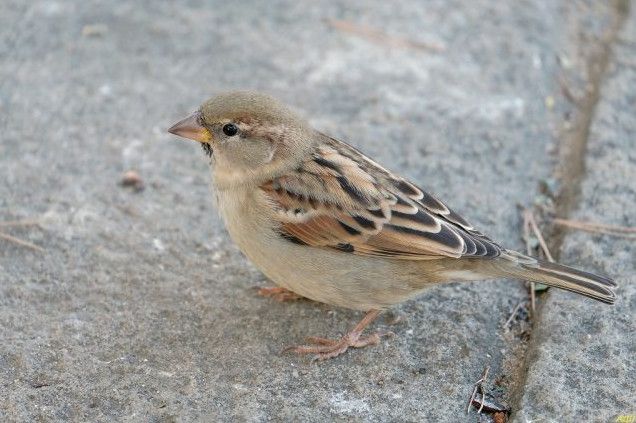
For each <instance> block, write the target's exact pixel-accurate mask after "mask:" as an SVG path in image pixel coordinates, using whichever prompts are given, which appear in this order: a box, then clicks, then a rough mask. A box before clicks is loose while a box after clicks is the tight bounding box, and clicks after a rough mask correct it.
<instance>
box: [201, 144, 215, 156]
mask: <svg viewBox="0 0 636 423" xmlns="http://www.w3.org/2000/svg"><path fill="white" fill-rule="evenodd" d="M201 148H203V152H204V153H205V155H206V156H208V157H212V153H214V151H213V150H212V145H210V143H209V142H202V143H201Z"/></svg>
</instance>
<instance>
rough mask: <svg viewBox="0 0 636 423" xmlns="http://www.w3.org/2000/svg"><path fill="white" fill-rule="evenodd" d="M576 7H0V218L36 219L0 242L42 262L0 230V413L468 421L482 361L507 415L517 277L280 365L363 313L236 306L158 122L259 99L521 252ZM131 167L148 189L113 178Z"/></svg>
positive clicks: (591, 28)
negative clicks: (326, 354)
mask: <svg viewBox="0 0 636 423" xmlns="http://www.w3.org/2000/svg"><path fill="white" fill-rule="evenodd" d="M596 3H597V2H590V4H588V3H576V4H574V5H573V4H572V3H570V2H567V1H562V2H548V1H546V2H537V3H529V2H524V3H519V4H514V5H513V4H512V3H511V4H505V3H504V4H502V3H501V2H496V1H486V0H480V1H475V2H470V3H464V2H445V1H444V2H438V1H430V2H426V3H422V4H419V3H418V4H416V3H414V2H408V1H403V2H398V3H396V2H380V1H374V2H365V4H364V6H363V5H353V4H350V3H349V2H344V1H341V2H331V3H323V2H311V3H308V2H307V3H300V2H293V1H277V2H256V1H254V2H248V3H236V4H234V3H230V2H200V1H189V2H182V3H179V4H173V2H150V1H140V2H135V3H133V2H124V1H118V0H117V1H112V2H98V1H86V2H73V1H50V0H49V1H33V2H23V1H19V0H11V1H7V2H5V5H4V6H3V9H2V12H1V13H0V19H1V20H2V22H1V25H0V27H1V28H3V29H2V33H1V35H0V56H1V57H2V60H1V61H0V75H1V76H2V77H1V78H0V111H1V113H0V119H1V120H0V122H1V123H2V135H1V138H0V140H1V142H0V181H1V182H0V220H1V221H9V220H14V219H25V218H37V219H40V221H41V224H40V226H30V227H21V228H8V229H7V228H2V230H3V231H6V232H8V233H10V234H11V235H13V236H17V237H20V238H22V239H26V240H29V241H30V242H33V243H36V244H37V245H39V246H41V247H42V248H44V249H45V252H44V253H39V252H36V251H31V250H29V249H26V248H23V247H20V246H17V245H15V244H14V243H8V242H6V241H0V277H1V281H0V339H1V340H2V341H1V342H0V420H3V421H32V420H43V421H55V420H58V421H60V420H75V421H111V420H123V421H139V420H142V421H201V420H204V421H205V420H207V421H210V420H215V419H219V418H221V419H225V420H230V419H234V420H245V421H265V420H270V419H272V420H291V419H294V420H301V419H303V420H310V421H317V420H325V419H327V420H377V421H380V420H406V421H421V420H449V421H462V420H464V419H467V418H470V419H471V420H474V419H475V418H476V417H475V416H474V415H473V416H469V417H466V415H465V414H464V413H465V411H464V410H465V404H466V401H467V399H468V396H469V394H470V390H471V386H472V383H473V382H474V381H475V380H476V379H477V378H478V377H479V375H480V374H481V372H482V370H483V368H484V366H486V365H489V366H491V374H492V375H493V377H500V379H501V380H502V381H503V382H502V385H501V387H499V388H497V389H498V392H496V394H497V396H498V397H499V398H501V399H503V400H506V399H507V398H508V392H507V391H506V388H507V384H509V383H510V380H511V379H512V378H513V376H512V374H511V370H510V369H509V368H508V367H507V365H505V364H504V363H505V362H506V360H507V357H509V355H510V353H511V351H512V350H514V349H515V348H516V347H517V346H518V341H517V340H516V339H514V338H513V339H510V337H509V336H506V335H505V334H504V333H503V330H502V326H503V324H504V322H505V321H506V319H507V318H508V315H509V314H510V312H511V310H512V308H513V307H514V306H515V304H517V303H518V301H519V300H520V299H522V298H524V296H525V290H524V289H523V287H522V286H521V285H520V284H519V283H517V282H514V281H493V282H484V283H476V284H464V285H459V284H453V285H448V286H444V287H440V288H438V289H434V290H431V291H430V292H429V293H427V294H425V295H424V296H422V297H421V298H420V299H418V300H416V301H413V302H410V303H407V304H405V305H403V306H402V307H400V308H398V311H400V312H403V313H405V314H406V316H407V317H408V320H407V322H406V323H403V324H401V325H397V326H391V325H389V323H388V321H387V320H381V321H380V322H378V324H377V325H376V326H377V327H380V328H383V329H391V330H393V331H394V332H396V333H397V337H395V338H393V339H389V340H384V341H383V342H382V344H381V345H380V346H378V347H376V348H372V349H365V350H361V351H354V352H353V353H351V354H347V355H346V356H343V357H340V358H338V359H337V360H333V361H329V362H326V363H322V364H320V365H314V364H310V363H308V362H307V361H306V360H303V359H299V358H298V357H294V356H290V355H284V354H281V353H280V350H281V349H282V348H283V347H284V346H287V345H290V344H294V343H298V342H300V341H302V339H303V337H304V336H306V335H331V336H334V335H336V334H338V333H342V332H344V331H345V330H347V328H349V327H351V325H352V324H354V323H355V321H356V319H358V318H360V317H361V316H360V314H357V313H354V312H349V311H346V310H340V309H331V308H329V307H326V306H321V305H317V304H313V303H309V302H298V303H293V304H279V303H276V302H272V301H268V300H265V299H261V298H258V297H256V296H255V294H254V292H253V290H252V289H251V287H253V286H254V285H259V284H266V283H267V282H266V281H264V278H263V276H262V275H261V274H260V273H259V272H258V270H257V269H255V268H254V267H252V266H251V265H250V264H249V263H248V262H247V261H246V260H245V259H244V258H243V257H242V256H241V254H240V252H239V251H238V250H237V249H236V247H234V246H233V245H232V243H231V242H230V241H229V240H228V237H227V235H226V233H225V231H224V229H223V227H222V224H221V222H220V220H219V218H218V217H217V214H216V212H215V211H214V210H213V208H212V207H211V198H210V195H209V188H208V173H207V169H206V160H205V159H204V158H203V156H202V154H201V152H200V150H199V148H198V147H197V146H195V145H193V144H187V143H183V142H180V141H178V140H176V139H174V137H171V136H169V135H167V134H166V133H165V128H167V127H168V126H169V125H170V124H172V123H173V122H174V120H175V119H176V118H178V117H181V116H182V115H183V114H184V113H186V112H188V111H190V110H192V109H194V108H195V107H196V106H197V105H198V104H199V103H200V102H201V101H203V100H204V99H205V98H207V97H208V96H210V95H212V94H214V93H216V92H219V91H222V90H227V89H232V88H256V89H262V90H266V91H269V92H271V93H273V94H274V95H277V96H278V97H280V98H282V99H283V100H285V101H287V102H289V103H290V104H292V105H293V106H294V107H295V108H297V109H299V110H300V111H301V112H302V113H303V114H304V115H305V116H307V117H309V118H310V120H311V121H312V122H313V123H314V124H315V125H316V126H317V127H319V128H320V129H322V130H324V131H326V132H328V133H331V134H332V135H334V136H338V137H341V138H343V139H345V140H347V141H350V142H351V143H352V144H354V145H355V146H357V147H359V148H361V149H362V150H363V151H365V152H367V153H369V154H371V155H373V156H374V157H377V158H378V159H379V160H380V161H382V162H383V163H384V164H385V165H387V166H388V167H389V168H392V169H394V170H396V171H399V172H401V173H403V174H405V175H407V176H409V177H411V178H412V179H414V180H415V181H417V182H418V183H419V184H420V185H422V186H423V187H425V188H427V189H430V190H431V191H432V192H435V193H438V194H439V195H440V197H442V198H444V199H445V200H447V201H448V202H449V203H450V204H451V205H452V206H454V208H455V209H457V210H458V211H460V212H462V213H463V214H465V215H466V216H467V217H468V218H470V220H472V221H473V223H475V225H476V226H477V227H479V228H480V229H482V230H483V231H484V232H486V233H488V234H491V235H492V236H493V237H495V238H497V239H498V240H501V241H502V242H503V243H505V244H506V245H508V246H510V247H515V248H520V247H521V244H520V240H519V217H518V211H517V209H516V205H517V204H518V203H519V204H524V205H527V204H530V203H532V202H533V200H534V197H535V193H536V186H537V184H538V182H539V181H540V180H542V179H546V178H548V177H549V176H550V175H551V169H552V165H553V163H552V161H553V158H552V157H551V156H550V150H551V149H552V148H553V144H554V142H555V136H554V133H555V131H554V128H555V127H556V126H558V125H557V123H556V122H555V121H558V120H559V119H560V117H559V116H557V115H555V114H554V113H552V112H551V111H550V110H549V108H548V107H546V98H548V97H550V96H553V97H554V98H557V106H556V107H557V109H558V108H559V107H562V106H560V104H558V101H559V97H558V93H557V90H558V87H557V79H556V76H557V75H558V73H559V71H560V68H561V67H562V66H563V61H562V60H561V59H562V58H563V57H564V55H567V54H566V53H567V52H568V51H574V50H575V45H574V44H573V43H576V42H579V41H580V39H579V38H578V37H577V36H578V35H580V34H581V33H586V31H587V32H590V33H592V34H594V33H597V32H600V31H602V29H603V27H604V25H606V23H607V21H608V15H609V12H608V8H606V7H605V6H602V5H597V4H596ZM329 19H340V20H346V21H350V22H356V23H357V24H360V25H368V26H371V27H373V28H379V29H382V30H383V31H385V32H387V33H388V34H391V35H393V36H399V37H404V38H408V39H412V40H416V41H420V42H425V43H434V44H436V45H437V44H440V45H443V46H444V48H443V50H442V51H429V50H426V49H420V48H409V47H404V48H400V47H388V46H386V45H383V44H381V43H380V44H378V43H377V42H373V41H370V40H367V39H364V37H360V36H357V35H355V34H352V33H349V32H344V31H342V30H337V29H334V28H333V27H332V26H330V25H329V23H328V21H326V20H329ZM568 63H569V65H568V66H569V72H570V73H571V74H572V75H583V76H581V79H582V81H583V83H584V82H585V78H584V69H583V68H582V67H581V66H582V65H581V64H580V63H578V62H577V61H576V60H573V59H571V60H570V61H568ZM129 169H135V170H137V171H138V172H139V174H140V175H141V177H142V178H143V180H144V182H145V187H146V188H145V190H143V191H141V192H135V191H134V190H132V189H130V188H125V187H121V186H119V181H120V179H121V175H122V174H123V172H125V171H126V170H129ZM604 251H606V250H604ZM601 255H602V254H599V256H601ZM595 257H597V256H596V255H595ZM608 270H611V269H608ZM572 301H573V302H574V301H575V302H576V303H577V304H581V305H583V306H585V307H589V306H590V305H589V302H586V301H583V302H579V301H580V300H579V299H573V300H572ZM592 307H593V306H592ZM594 310H596V309H595V308H594Z"/></svg>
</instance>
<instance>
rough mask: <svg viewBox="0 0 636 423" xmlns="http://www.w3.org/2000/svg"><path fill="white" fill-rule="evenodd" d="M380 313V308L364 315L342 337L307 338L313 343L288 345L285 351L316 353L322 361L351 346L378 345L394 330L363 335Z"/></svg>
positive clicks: (317, 358) (341, 352)
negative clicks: (382, 338)
mask: <svg viewBox="0 0 636 423" xmlns="http://www.w3.org/2000/svg"><path fill="white" fill-rule="evenodd" d="M378 314H380V312H379V310H371V311H370V312H368V313H367V314H366V316H364V318H363V319H362V321H360V323H358V324H357V325H356V327H355V328H354V329H353V330H352V331H351V332H349V333H347V334H346V335H344V336H343V337H342V338H340V339H337V340H334V339H327V338H319V337H315V336H312V337H309V338H307V343H309V344H312V345H299V346H296V347H288V348H285V349H284V350H283V352H287V351H290V352H294V353H296V354H301V355H305V354H314V358H313V360H314V361H322V360H327V359H330V358H334V357H337V356H339V355H340V354H343V353H344V352H346V351H347V350H348V349H349V348H363V347H366V346H368V345H376V344H378V343H379V342H380V338H381V337H382V336H387V335H393V333H392V332H376V333H374V334H372V335H369V336H365V337H362V336H361V335H362V331H363V330H364V328H365V327H367V326H368V325H369V323H371V322H372V321H373V320H374V319H375V318H376V317H377V316H378Z"/></svg>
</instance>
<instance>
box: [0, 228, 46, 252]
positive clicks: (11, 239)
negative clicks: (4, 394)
mask: <svg viewBox="0 0 636 423" xmlns="http://www.w3.org/2000/svg"><path fill="white" fill-rule="evenodd" d="M0 239H4V240H5V241H9V242H13V243H15V244H18V245H21V246H22V247H26V248H30V249H32V250H35V251H39V252H41V253H43V252H44V248H42V247H40V246H38V245H35V244H33V243H31V242H29V241H24V240H22V239H20V238H16V237H14V236H11V235H9V234H6V233H4V232H0Z"/></svg>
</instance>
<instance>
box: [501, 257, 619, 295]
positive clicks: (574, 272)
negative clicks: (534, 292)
mask: <svg viewBox="0 0 636 423" xmlns="http://www.w3.org/2000/svg"><path fill="white" fill-rule="evenodd" d="M506 261H507V262H508V263H506ZM504 263H506V264H505V265H503V266H501V267H500V270H503V271H504V273H506V274H507V276H510V277H514V278H517V279H523V280H527V281H530V282H538V283H542V284H545V285H549V286H554V287H556V288H561V289H565V290H568V291H572V292H576V293H577V294H581V295H585V296H586V297H590V298H593V299H595V300H598V301H602V302H604V303H607V304H613V303H614V301H615V300H616V294H615V293H614V291H613V289H614V288H616V283H614V281H613V280H612V279H610V278H607V277H605V276H599V275H595V274H593V273H588V272H584V271H582V270H578V269H574V268H572V267H569V266H564V265H562V264H557V263H551V262H548V261H543V260H537V259H535V258H532V257H528V256H525V255H523V254H520V253H517V252H516V251H510V250H508V251H506V252H504V254H502V256H501V264H504Z"/></svg>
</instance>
